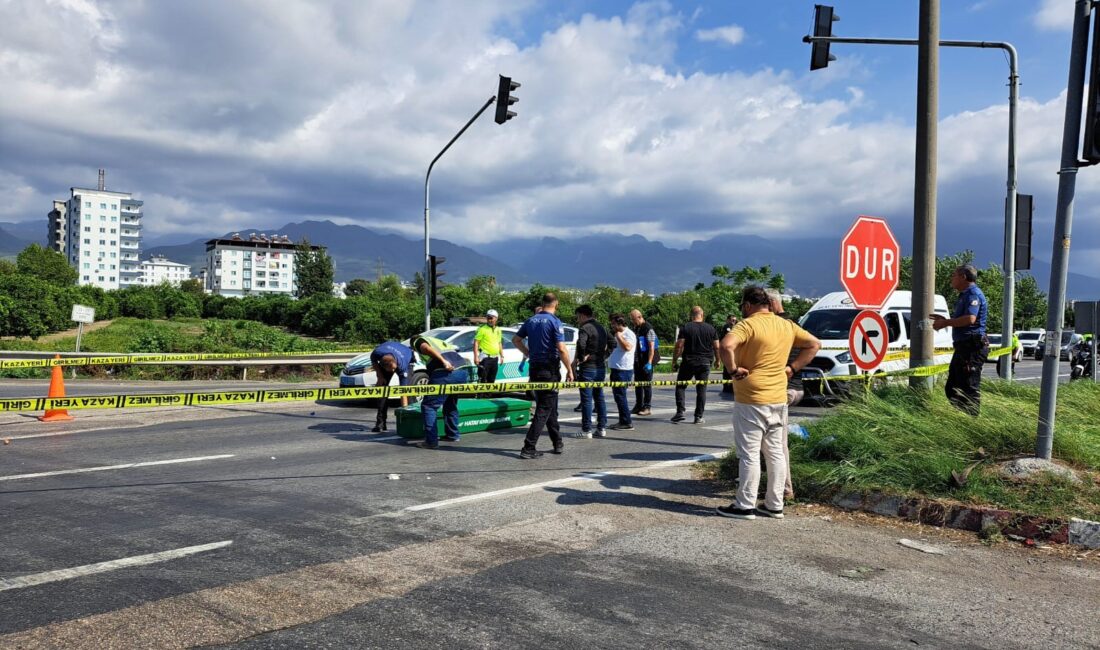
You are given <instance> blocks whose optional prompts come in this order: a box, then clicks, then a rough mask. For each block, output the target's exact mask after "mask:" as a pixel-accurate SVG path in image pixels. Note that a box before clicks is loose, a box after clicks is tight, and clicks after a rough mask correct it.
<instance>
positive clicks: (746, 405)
mask: <svg viewBox="0 0 1100 650" xmlns="http://www.w3.org/2000/svg"><path fill="white" fill-rule="evenodd" d="M741 313H742V314H744V316H745V318H744V319H742V320H741V322H739V323H738V324H737V325H736V326H735V327H734V328H733V329H732V330H731V331H730V332H729V334H726V336H725V337H723V339H722V344H721V348H720V350H721V355H722V362H723V364H725V366H726V368H728V369H729V370H730V371H731V373H732V374H733V378H734V380H735V381H736V382H737V384H736V388H735V390H734V404H733V440H734V445H735V446H736V447H737V459H738V460H739V461H740V467H739V471H738V477H739V479H738V486H737V498H736V500H735V501H734V502H733V503H731V504H730V505H728V506H719V507H718V509H717V512H718V514H720V515H722V516H724V517H733V518H735V519H755V518H756V515H757V514H760V515H763V516H767V517H773V518H776V519H782V518H783V486H784V483H786V480H787V471H788V468H787V461H786V454H785V450H786V444H785V441H786V433H787V431H786V426H785V424H786V422H787V380H788V379H790V378H791V376H792V375H794V374H797V373H799V372H801V371H802V368H803V367H805V366H806V364H808V363H810V361H812V360H813V358H814V356H816V355H817V351H818V350H820V349H821V341H819V340H817V338H816V337H814V336H813V335H812V334H810V333H809V332H807V331H806V330H804V329H802V328H801V327H799V326H798V325H797V324H796V323H794V322H793V321H789V320H785V319H783V318H780V317H779V316H776V315H775V314H773V313H772V312H771V309H770V307H769V301H768V294H767V293H766V292H765V291H764V289H763V288H762V287H754V286H750V287H745V290H744V292H743V293H742V298H741ZM794 347H797V348H799V349H800V350H801V352H799V354H798V356H797V357H795V359H794V360H793V361H791V362H790V363H788V361H787V360H788V355H789V354H790V352H791V348H794ZM761 446H763V449H764V459H765V461H766V462H767V465H768V489H767V493H766V495H765V498H764V507H763V508H757V507H756V496H757V491H758V490H759V489H760V449H761Z"/></svg>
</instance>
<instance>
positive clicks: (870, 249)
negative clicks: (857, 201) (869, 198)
mask: <svg viewBox="0 0 1100 650" xmlns="http://www.w3.org/2000/svg"><path fill="white" fill-rule="evenodd" d="M900 265H901V250H900V249H899V247H898V240H896V239H894V233H892V232H890V227H889V226H887V225H886V220H885V219H880V218H878V217H864V216H860V217H858V218H856V222H855V223H854V224H852V227H851V228H850V229H849V230H848V234H846V235H844V239H843V240H841V242H840V282H841V284H843V285H844V288H845V289H846V290H847V291H848V296H849V297H850V298H851V299H852V302H854V303H855V306H856V307H859V308H860V309H881V308H882V306H883V305H885V304H886V301H887V300H889V299H890V295H891V294H893V293H894V289H896V288H897V286H898V272H899V269H900Z"/></svg>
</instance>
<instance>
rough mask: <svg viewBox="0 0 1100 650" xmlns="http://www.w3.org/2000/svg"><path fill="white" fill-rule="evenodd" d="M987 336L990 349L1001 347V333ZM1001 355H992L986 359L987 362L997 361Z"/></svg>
mask: <svg viewBox="0 0 1100 650" xmlns="http://www.w3.org/2000/svg"><path fill="white" fill-rule="evenodd" d="M985 336H986V338H988V339H989V349H990V350H996V349H997V348H999V347H1001V335H1000V334H986V335H985ZM998 359H1000V357H990V358H988V359H986V360H985V362H986V363H997V360H998Z"/></svg>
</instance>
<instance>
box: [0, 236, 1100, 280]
mask: <svg viewBox="0 0 1100 650" xmlns="http://www.w3.org/2000/svg"><path fill="white" fill-rule="evenodd" d="M238 232H239V233H240V235H241V236H242V237H243V238H245V239H247V238H248V236H249V235H250V234H252V233H257V234H259V233H261V232H263V233H267V234H269V235H272V234H280V235H286V236H288V237H290V238H291V239H292V240H294V241H299V240H301V239H303V238H307V239H309V240H310V242H312V243H314V244H318V245H321V246H325V247H326V248H327V249H328V252H329V255H331V256H332V258H333V261H334V263H335V266H336V279H337V281H347V280H351V279H352V278H374V277H376V276H377V275H378V272H379V270H381V271H382V272H383V273H395V274H397V275H398V276H399V277H401V278H402V279H403V280H411V279H412V278H413V276H414V274H416V273H417V272H418V271H420V270H421V268H422V266H423V262H422V260H423V255H424V248H423V241H422V240H419V239H410V238H408V237H405V236H404V235H400V234H395V233H392V232H386V231H377V230H370V229H367V228H363V227H361V226H354V225H337V224H334V223H332V222H331V221H303V222H300V223H289V224H286V225H285V226H283V227H281V228H275V229H268V230H263V231H261V230H256V229H248V230H241V231H238ZM232 234H233V233H223V234H221V235H220V236H221V237H225V238H228V237H230V236H232ZM45 236H46V228H45V224H44V223H42V222H41V221H32V222H15V223H10V222H0V255H7V256H12V255H14V254H15V253H17V252H18V251H19V250H21V249H22V248H23V247H25V246H26V245H28V244H29V243H32V242H38V243H43V244H44V243H45ZM212 238H214V237H203V238H200V239H194V240H191V241H187V242H180V241H179V240H178V239H176V240H175V242H176V243H162V244H161V245H153V246H149V247H147V248H145V249H144V250H143V256H150V255H163V256H164V257H167V258H168V259H171V260H173V261H176V262H181V263H184V264H189V265H191V267H192V268H193V269H194V271H195V272H196V273H197V272H198V270H199V269H201V268H202V267H203V265H204V264H205V263H206V242H207V240H209V239H212ZM994 239H995V238H990V239H989V241H988V242H987V243H985V244H979V249H978V250H975V255H976V258H977V260H978V263H979V266H985V265H986V264H987V263H988V262H990V261H995V260H997V259H998V257H999V251H998V250H997V242H996V241H994ZM154 241H159V242H171V241H172V240H171V239H170V238H167V237H162V238H158V239H157V240H154ZM150 243H152V242H150ZM982 245H984V246H986V247H987V248H988V249H989V250H985V249H982V248H981V246H982ZM950 252H954V251H950ZM432 253H433V254H435V255H438V256H440V257H444V258H446V262H445V263H444V264H443V266H442V268H443V270H445V271H446V273H447V275H446V277H445V278H443V279H444V281H446V282H463V281H465V280H466V279H468V278H470V277H471V276H474V275H492V276H495V277H496V278H497V281H498V282H499V283H500V284H501V285H502V286H505V287H509V288H525V287H528V286H530V285H531V284H533V283H534V282H542V283H543V284H548V285H556V286H564V287H576V288H590V287H593V286H595V285H600V284H604V285H611V286H616V287H623V288H627V289H630V290H645V291H648V292H652V293H660V292H664V291H682V290H684V289H690V288H691V287H693V286H695V284H696V283H699V282H706V283H709V282H710V281H711V280H712V278H711V275H710V271H711V269H712V268H713V267H715V266H718V265H725V266H728V267H730V268H731V269H739V268H741V267H744V266H752V267H760V266H764V265H770V266H771V267H772V269H773V270H774V271H776V272H781V273H783V274H784V276H785V277H786V280H787V286H788V287H789V288H790V289H791V290H793V291H794V292H796V293H798V294H801V295H804V296H820V295H823V294H825V293H828V292H830V291H838V290H840V288H841V287H840V282H839V279H838V273H837V268H838V265H839V243H838V241H837V240H836V238H827V237H816V238H802V239H783V240H769V239H765V238H763V237H758V236H754V235H719V236H716V237H712V238H710V239H705V240H697V241H694V242H692V243H691V245H690V246H688V247H687V248H685V249H677V248H670V247H668V246H665V245H664V244H662V243H660V242H657V241H652V240H649V239H646V238H645V237H643V236H642V235H637V234H634V235H609V234H608V235H586V236H584V237H582V238H576V239H561V238H557V237H542V238H533V239H510V240H503V241H499V242H493V243H490V244H483V245H479V246H478V247H477V249H476V250H475V249H474V248H471V247H468V246H462V245H459V244H455V243H452V242H449V241H446V240H443V239H433V240H432ZM1031 273H1032V274H1033V275H1034V276H1035V278H1036V280H1037V281H1038V283H1039V286H1040V287H1042V288H1044V289H1045V288H1046V286H1047V283H1048V278H1049V274H1050V265H1049V263H1046V262H1043V261H1041V260H1034V261H1033V262H1032V270H1031ZM1096 293H1100V279H1098V278H1094V277H1089V276H1086V275H1082V274H1079V273H1070V277H1069V289H1068V295H1069V296H1070V298H1071V299H1096V298H1097V296H1096V295H1095V294H1096Z"/></svg>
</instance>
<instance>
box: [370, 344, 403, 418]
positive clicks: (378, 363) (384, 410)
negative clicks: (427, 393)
mask: <svg viewBox="0 0 1100 650" xmlns="http://www.w3.org/2000/svg"><path fill="white" fill-rule="evenodd" d="M412 361H413V351H412V348H410V347H409V346H407V345H403V344H401V343H398V342H397V341H386V342H385V343H383V344H382V345H379V346H378V347H376V348H374V350H373V351H372V352H371V353H370V367H371V369H372V370H374V375H375V377H377V378H378V383H377V384H375V385H376V386H389V385H390V381H392V380H393V376H394V375H397V377H398V380H399V381H400V383H401V385H402V386H408V385H409V372H410V369H411V367H412ZM408 405H409V398H407V397H402V398H401V406H408ZM389 412H390V405H389V400H387V399H386V398H382V399H381V400H379V404H378V414H377V416H376V417H375V421H374V428H373V429H371V431H373V432H374V433H381V432H382V431H386V430H387V428H388V425H387V423H386V420H387V419H388V416H389Z"/></svg>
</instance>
